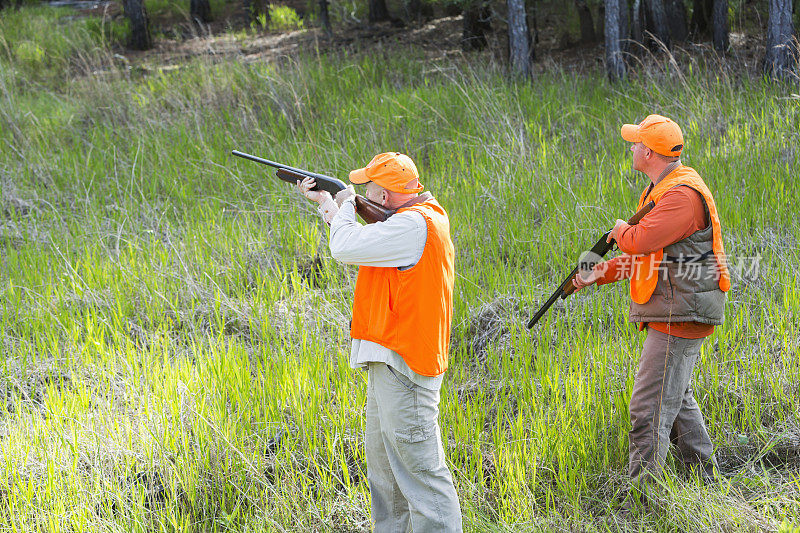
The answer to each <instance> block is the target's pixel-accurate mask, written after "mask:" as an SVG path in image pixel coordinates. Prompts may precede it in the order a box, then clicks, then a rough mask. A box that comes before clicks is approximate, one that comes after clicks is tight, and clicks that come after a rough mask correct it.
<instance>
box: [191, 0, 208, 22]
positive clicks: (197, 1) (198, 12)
mask: <svg viewBox="0 0 800 533" xmlns="http://www.w3.org/2000/svg"><path fill="white" fill-rule="evenodd" d="M189 15H190V16H191V17H192V20H193V21H195V22H211V5H210V4H209V3H208V0H191V1H190V2H189Z"/></svg>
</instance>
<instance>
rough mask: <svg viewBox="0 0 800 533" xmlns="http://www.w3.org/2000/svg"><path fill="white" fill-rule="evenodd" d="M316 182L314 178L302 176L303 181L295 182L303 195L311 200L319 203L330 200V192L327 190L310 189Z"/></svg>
mask: <svg viewBox="0 0 800 533" xmlns="http://www.w3.org/2000/svg"><path fill="white" fill-rule="evenodd" d="M316 184H317V181H316V180H315V179H314V178H304V179H303V181H298V182H297V188H298V189H300V192H301V193H302V194H303V196H305V197H306V198H308V199H309V200H311V201H312V202H317V203H318V204H319V205H322V204H324V203H325V202H326V201H327V200H332V198H331V193H329V192H328V191H312V190H311V189H313V188H314V186H315V185H316Z"/></svg>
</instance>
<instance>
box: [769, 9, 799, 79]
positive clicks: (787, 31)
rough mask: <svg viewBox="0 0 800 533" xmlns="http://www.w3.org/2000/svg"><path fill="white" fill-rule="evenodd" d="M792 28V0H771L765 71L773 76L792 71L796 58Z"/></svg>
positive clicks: (780, 75) (781, 75) (784, 74)
mask: <svg viewBox="0 0 800 533" xmlns="http://www.w3.org/2000/svg"><path fill="white" fill-rule="evenodd" d="M793 34H794V30H793V28H792V0H769V20H768V22H767V54H766V56H765V57H764V73H765V74H766V75H767V76H770V77H772V78H783V77H785V76H787V75H788V74H789V73H790V70H791V64H792V60H793V59H794V58H795V48H794V47H795V44H794V41H793Z"/></svg>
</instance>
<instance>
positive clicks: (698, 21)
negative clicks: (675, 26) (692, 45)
mask: <svg viewBox="0 0 800 533" xmlns="http://www.w3.org/2000/svg"><path fill="white" fill-rule="evenodd" d="M713 2H714V0H692V33H693V34H694V35H696V36H698V37H699V36H701V35H708V33H709V30H710V29H711V9H712V6H713Z"/></svg>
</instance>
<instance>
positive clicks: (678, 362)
mask: <svg viewBox="0 0 800 533" xmlns="http://www.w3.org/2000/svg"><path fill="white" fill-rule="evenodd" d="M701 344H703V339H682V338H680V337H673V336H672V335H667V334H665V333H661V332H660V331H656V330H654V329H648V331H647V339H645V341H644V347H643V348H642V357H641V360H640V361H639V371H638V372H637V373H636V378H635V380H634V385H633V394H632V395H631V404H630V412H631V431H630V434H629V449H628V452H629V457H630V465H629V467H630V476H631V478H632V479H633V480H634V482H635V483H636V482H639V481H646V480H647V477H646V476H644V474H650V475H652V476H657V475H659V474H660V473H661V470H662V468H663V467H664V462H665V461H666V458H667V450H668V448H669V445H670V442H671V443H672V444H674V445H675V447H676V448H677V457H678V459H679V460H681V461H682V462H683V463H684V464H685V465H687V466H689V467H690V468H699V469H700V473H701V474H706V475H711V476H713V475H714V468H715V467H716V460H715V459H714V447H713V445H712V444H711V439H710V438H709V437H708V432H707V431H706V427H705V423H704V422H703V415H702V413H700V408H699V407H698V405H697V402H696V401H695V399H694V391H693V390H692V384H691V381H692V373H693V371H694V366H695V363H696V362H697V358H698V356H699V355H700V345H701Z"/></svg>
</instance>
